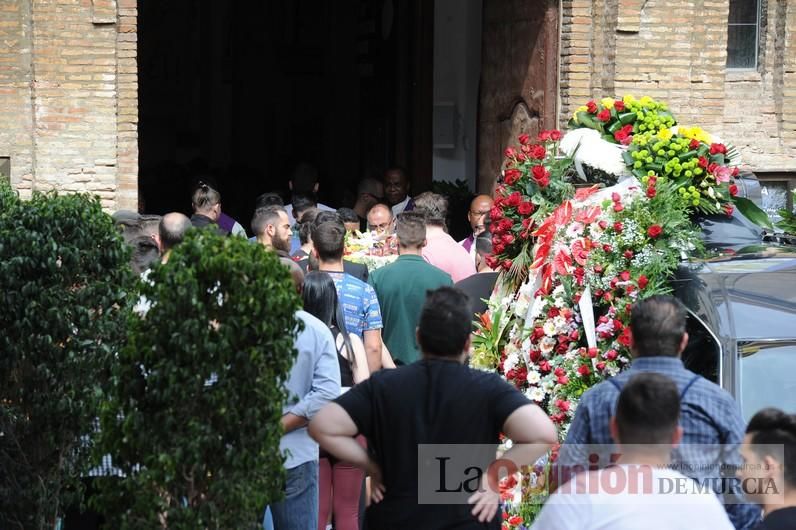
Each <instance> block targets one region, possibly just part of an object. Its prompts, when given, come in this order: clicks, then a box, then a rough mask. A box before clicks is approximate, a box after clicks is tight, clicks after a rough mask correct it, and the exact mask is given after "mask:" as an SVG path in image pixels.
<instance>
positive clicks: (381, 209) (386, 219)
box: [368, 203, 395, 236]
mask: <svg viewBox="0 0 796 530" xmlns="http://www.w3.org/2000/svg"><path fill="white" fill-rule="evenodd" d="M394 221H395V218H394V217H393V215H392V209H390V207H389V206H387V205H386V204H381V203H379V204H376V205H375V206H373V208H371V209H370V211H369V212H368V230H371V231H374V232H376V234H377V235H380V236H389V235H391V234H392V233H393V230H394V228H395V222H394Z"/></svg>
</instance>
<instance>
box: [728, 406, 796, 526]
mask: <svg viewBox="0 0 796 530" xmlns="http://www.w3.org/2000/svg"><path fill="white" fill-rule="evenodd" d="M741 456H742V457H743V465H742V466H741V468H740V469H739V471H738V478H739V479H741V481H742V482H741V483H742V484H743V485H745V486H746V488H745V489H746V491H745V493H746V496H747V497H748V498H749V499H750V500H752V501H753V502H755V503H757V504H759V505H761V506H762V507H763V513H764V514H765V517H764V519H763V522H761V523H760V524H759V525H757V526H756V527H755V530H786V529H787V530H791V529H793V528H796V415H794V414H787V413H786V412H783V411H781V410H779V409H775V408H766V409H763V410H761V411H759V412H758V413H757V414H755V415H754V416H752V419H751V420H749V425H747V426H746V436H745V437H744V441H743V446H742V447H741ZM772 486H773V487H772Z"/></svg>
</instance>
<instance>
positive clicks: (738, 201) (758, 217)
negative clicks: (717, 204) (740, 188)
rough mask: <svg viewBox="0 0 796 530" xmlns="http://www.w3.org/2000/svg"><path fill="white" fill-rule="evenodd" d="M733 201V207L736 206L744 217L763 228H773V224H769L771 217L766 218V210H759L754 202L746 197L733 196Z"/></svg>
mask: <svg viewBox="0 0 796 530" xmlns="http://www.w3.org/2000/svg"><path fill="white" fill-rule="evenodd" d="M733 203H735V207H736V208H738V211H739V212H741V213H742V214H743V215H744V217H746V218H747V219H749V220H750V221H752V222H753V223H755V224H756V225H758V226H761V227H763V228H768V229H769V230H773V229H774V226H773V225H772V224H771V219H769V218H768V215H766V212H764V211H763V210H761V209H760V208H759V207H758V206H757V205H756V204H755V203H753V202H752V201H750V200H749V199H747V198H746V197H733Z"/></svg>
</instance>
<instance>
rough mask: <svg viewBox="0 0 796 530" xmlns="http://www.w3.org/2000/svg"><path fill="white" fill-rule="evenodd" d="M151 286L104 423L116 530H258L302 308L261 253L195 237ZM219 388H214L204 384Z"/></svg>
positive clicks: (272, 484) (272, 260)
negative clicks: (113, 473)
mask: <svg viewBox="0 0 796 530" xmlns="http://www.w3.org/2000/svg"><path fill="white" fill-rule="evenodd" d="M149 279H150V280H151V282H144V285H142V288H141V292H142V293H143V295H144V296H145V297H146V298H147V299H148V300H149V301H150V302H151V308H150V309H149V310H148V312H147V313H146V316H145V317H144V318H138V317H133V319H132V321H131V325H130V334H129V335H130V339H129V342H128V344H127V346H126V347H125V348H124V349H123V350H122V352H121V353H120V355H119V358H118V362H117V364H116V366H115V367H114V369H113V376H112V385H111V388H110V390H109V396H110V399H109V401H108V403H107V404H106V407H105V409H104V410H103V413H102V416H101V438H102V444H101V447H100V448H101V449H102V451H107V452H108V453H110V454H111V456H112V458H113V461H114V465H115V466H116V467H117V468H119V469H120V470H121V471H122V472H123V473H124V474H125V475H126V477H125V478H123V479H110V478H108V479H103V480H102V481H101V484H100V488H101V490H102V494H101V497H100V499H99V504H100V505H101V506H103V507H104V509H105V512H106V513H111V514H113V515H114V517H113V519H114V520H113V521H112V526H111V527H112V528H153V527H167V528H170V529H180V528H185V529H191V530H194V529H197V528H235V529H243V528H254V527H256V526H257V522H258V521H259V520H260V518H261V515H262V510H263V509H264V507H265V502H266V499H267V498H274V497H275V496H276V497H277V498H278V496H279V491H280V488H281V485H282V477H283V459H282V457H281V455H280V453H279V439H280V437H281V434H282V432H281V427H280V424H279V418H280V417H281V414H282V404H283V403H284V401H285V399H286V395H285V392H284V390H283V388H282V386H283V385H282V383H283V382H284V381H285V379H286V377H287V375H288V373H289V371H290V368H291V365H292V362H293V358H294V356H295V352H294V349H293V330H295V329H297V326H298V321H297V319H296V317H295V311H296V309H298V307H299V298H298V295H297V294H296V292H295V288H294V286H293V283H292V282H291V279H290V276H289V274H288V272H287V269H286V268H285V267H284V266H283V265H282V264H281V263H280V262H279V260H278V258H277V257H276V256H275V255H274V254H273V253H269V252H266V251H265V250H264V249H263V247H261V246H260V245H253V244H251V243H249V242H248V241H246V240H245V239H242V238H237V237H231V238H223V237H220V236H218V235H216V234H214V233H211V232H209V231H191V232H189V234H188V236H187V237H186V240H185V241H184V242H183V243H181V244H180V245H179V246H178V247H177V248H176V249H175V250H174V251H173V252H172V254H171V256H170V259H169V262H168V263H167V264H166V265H163V266H161V265H158V266H156V267H155V268H154V269H152V271H151V274H150V276H149ZM211 378H217V381H216V382H215V383H213V384H207V381H208V380H210V379H211Z"/></svg>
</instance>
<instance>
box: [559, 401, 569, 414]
mask: <svg viewBox="0 0 796 530" xmlns="http://www.w3.org/2000/svg"><path fill="white" fill-rule="evenodd" d="M556 407H557V408H558V410H560V411H561V412H567V411H568V410H569V402H568V401H565V400H563V399H557V400H556Z"/></svg>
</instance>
